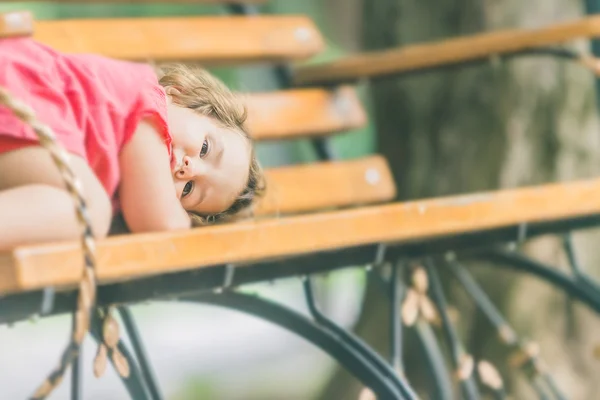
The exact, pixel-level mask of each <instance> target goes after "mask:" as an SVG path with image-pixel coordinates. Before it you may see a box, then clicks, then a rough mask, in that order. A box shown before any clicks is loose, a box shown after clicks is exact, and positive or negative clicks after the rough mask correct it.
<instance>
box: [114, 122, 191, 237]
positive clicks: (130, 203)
mask: <svg viewBox="0 0 600 400" xmlns="http://www.w3.org/2000/svg"><path fill="white" fill-rule="evenodd" d="M119 161H120V168H121V186H120V189H119V196H120V202H121V207H122V211H123V216H124V217H125V220H126V221H127V225H128V226H129V229H131V231H132V232H148V231H165V230H175V229H184V228H189V227H190V226H191V219H190V217H189V215H188V213H187V212H186V211H185V210H184V209H183V207H182V206H181V202H180V201H179V199H178V198H177V197H176V195H175V192H174V188H173V178H172V176H171V169H170V166H169V165H170V162H169V154H168V151H167V148H166V146H165V144H164V143H163V142H162V140H161V138H160V136H159V134H158V133H157V132H156V130H155V128H154V127H153V126H152V125H151V124H150V123H148V122H145V121H143V122H141V123H140V124H139V125H138V128H137V129H136V132H135V134H134V135H133V137H132V138H131V140H130V142H129V143H127V144H126V145H125V147H124V148H123V151H122V152H121V155H120V159H119Z"/></svg>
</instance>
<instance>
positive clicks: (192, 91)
mask: <svg viewBox="0 0 600 400" xmlns="http://www.w3.org/2000/svg"><path fill="white" fill-rule="evenodd" d="M155 69H156V70H157V75H158V81H159V83H160V85H161V86H163V87H173V88H175V89H177V90H178V92H179V93H174V94H172V95H171V99H172V101H173V103H175V104H177V105H180V106H182V107H186V108H190V109H192V110H194V111H195V112H197V113H199V114H201V115H204V116H208V117H212V118H214V119H215V120H216V121H217V122H218V123H219V124H221V125H222V126H223V127H225V128H230V129H233V130H235V131H237V132H239V133H240V134H241V135H242V136H244V137H245V138H246V139H248V140H249V141H250V144H251V145H252V150H251V152H252V153H251V162H250V170H249V173H248V180H247V182H246V186H245V187H244V189H243V190H242V191H241V193H239V194H238V196H237V197H236V199H235V200H234V202H233V204H232V205H231V206H230V207H229V208H228V209H227V210H224V211H222V212H219V213H216V214H211V215H199V214H196V213H193V212H190V216H191V217H192V222H193V223H194V225H207V224H212V223H217V222H224V221H227V220H231V219H233V218H234V217H235V216H239V215H241V214H242V213H244V212H248V211H249V212H250V213H251V207H252V205H253V203H254V200H255V199H256V198H259V197H262V196H263V195H264V192H265V180H264V174H263V171H262V168H261V166H260V164H259V162H258V159H257V158H256V154H255V151H254V146H253V143H252V138H251V137H250V135H249V133H248V130H247V128H246V118H247V109H246V107H245V106H244V104H243V103H242V101H240V99H239V98H238V96H236V95H235V94H234V93H232V92H231V91H230V90H229V88H227V86H225V84H224V83H223V82H221V81H220V80H219V79H217V78H216V77H215V76H213V75H211V74H210V73H209V72H208V71H206V70H204V69H202V68H198V67H190V66H187V65H183V64H169V65H163V66H160V67H155Z"/></svg>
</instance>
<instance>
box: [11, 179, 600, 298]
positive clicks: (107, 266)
mask: <svg viewBox="0 0 600 400" xmlns="http://www.w3.org/2000/svg"><path fill="white" fill-rule="evenodd" d="M598 198H600V179H592V180H587V181H578V182H572V183H564V184H550V185H543V186H537V187H529V188H523V189H513V190H504V191H499V192H488V193H476V194H470V195H461V196H452V197H445V198H437V199H425V200H418V201H411V202H407V203H396V204H388V205H381V206H370V207H362V208H356V209H350V210H343V211H331V212H324V213H316V214H310V215H302V216H293V217H284V218H271V219H266V220H262V221H247V222H243V223H236V224H227V225H221V226H211V227H202V228H196V229H192V230H183V231H178V232H169V233H155V234H138V235H125V236H116V237H110V238H107V239H104V240H102V241H99V242H98V244H97V259H98V276H99V280H100V282H104V283H106V282H112V281H119V280H128V279H133V278H134V277H139V276H149V275H155V274H164V273H168V272H174V271H178V270H186V269H193V268H200V267H205V266H212V265H219V264H224V263H248V262H252V261H258V260H266V259H273V258H278V257H282V256H289V255H297V254H307V253H312V252H317V251H326V250H333V249H337V248H345V247H350V246H355V245H360V244H370V243H380V242H384V243H402V242H407V241H418V240H421V239H426V238H433V237H439V236H445V235H453V234H459V233H465V232H479V231H482V230H486V229H493V228H500V227H506V226H516V225H517V224H520V223H524V222H528V223H536V222H550V221H558V220H561V219H566V218H574V217H582V216H587V215H598V214H600V202H599V201H598ZM81 271H82V253H81V251H80V250H79V246H78V244H77V243H76V242H68V243H60V244H47V245H38V246H28V247H20V248H17V249H15V250H14V251H13V252H12V253H10V254H9V255H3V256H1V255H0V277H8V279H6V280H4V279H0V293H9V292H15V291H24V290H31V289H38V288H42V287H44V286H48V285H56V286H59V287H60V286H68V285H74V284H75V283H76V282H77V281H78V279H79V277H80V276H81Z"/></svg>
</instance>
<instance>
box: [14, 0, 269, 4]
mask: <svg viewBox="0 0 600 400" xmlns="http://www.w3.org/2000/svg"><path fill="white" fill-rule="evenodd" d="M19 1H23V2H25V1H30V0H11V2H19ZM42 1H48V0H42ZM267 1H269V0H51V1H50V2H52V3H78V4H82V3H90V4H96V3H123V4H129V3H138V4H144V3H180V4H181V3H183V4H221V3H222V4H265V3H266V2H267Z"/></svg>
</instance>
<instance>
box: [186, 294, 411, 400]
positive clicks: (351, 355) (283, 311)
mask: <svg viewBox="0 0 600 400" xmlns="http://www.w3.org/2000/svg"><path fill="white" fill-rule="evenodd" d="M179 300H182V301H192V302H198V303H204V304H211V305H216V306H221V307H227V308H231V309H235V310H237V311H242V312H245V313H248V314H251V315H254V316H257V317H260V318H262V319H264V320H267V321H270V322H272V323H274V324H276V325H278V326H280V327H282V328H285V329H287V330H289V331H291V332H293V333H295V334H297V335H299V336H301V337H302V338H304V339H306V340H308V341H309V342H311V343H313V344H314V345H316V346H317V347H319V348H321V349H322V350H323V351H325V352H326V353H328V354H329V355H330V356H332V357H333V358H334V359H335V360H336V361H338V362H339V363H340V365H342V366H343V367H344V368H346V369H347V370H348V371H349V372H350V373H351V374H353V375H354V376H355V377H356V378H357V379H358V380H360V381H361V382H362V383H363V384H364V385H365V386H367V387H369V388H371V389H372V390H373V392H374V393H375V394H376V395H377V396H378V397H377V398H378V399H394V400H400V399H416V396H414V395H411V396H405V395H404V394H403V393H401V392H400V391H399V390H398V389H397V382H394V380H393V379H391V378H389V377H384V376H382V374H381V373H380V372H379V371H378V370H376V369H375V368H373V365H372V363H371V362H370V361H369V360H366V359H365V357H364V356H363V355H362V354H360V353H359V352H357V351H356V350H355V349H354V348H352V347H349V346H347V345H346V344H345V342H344V341H343V340H340V338H339V337H338V336H337V335H335V334H333V333H332V332H330V331H329V330H326V329H323V328H322V327H321V326H320V325H319V324H317V323H315V322H314V321H312V320H310V319H308V318H306V317H305V316H304V315H301V314H299V313H297V312H296V311H294V310H291V309H289V308H287V307H285V306H282V305H279V304H276V303H274V302H272V301H269V300H265V299H261V298H259V297H257V296H252V295H247V294H242V293H235V292H224V293H221V294H213V293H207V294H201V295H194V296H185V297H181V298H180V299H179ZM384 364H385V362H384ZM398 380H399V378H398V377H396V381H398ZM404 385H406V384H404ZM406 386H407V385H406ZM411 393H412V390H411Z"/></svg>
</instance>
